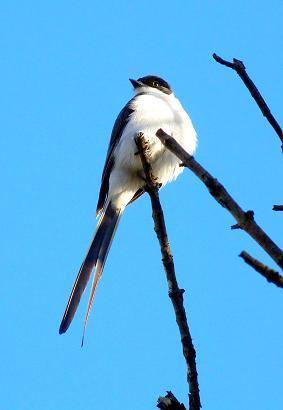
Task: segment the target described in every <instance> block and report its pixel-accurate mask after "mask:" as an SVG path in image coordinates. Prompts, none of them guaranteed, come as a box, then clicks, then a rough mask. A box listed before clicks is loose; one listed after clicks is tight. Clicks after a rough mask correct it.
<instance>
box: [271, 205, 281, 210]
mask: <svg viewBox="0 0 283 410" xmlns="http://www.w3.org/2000/svg"><path fill="white" fill-rule="evenodd" d="M272 210H273V211H283V205H273V208H272Z"/></svg>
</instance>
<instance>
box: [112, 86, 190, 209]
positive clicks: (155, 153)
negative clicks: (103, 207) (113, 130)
mask: <svg viewBox="0 0 283 410" xmlns="http://www.w3.org/2000/svg"><path fill="white" fill-rule="evenodd" d="M131 108H132V109H133V110H134V112H133V113H132V115H131V118H130V120H129V122H128V124H127V126H126V127H125V129H124V132H123V134H122V136H121V140H120V143H119V144H118V146H117V148H116V150H115V167H114V169H113V171H112V174H111V178H110V192H109V194H110V193H111V191H112V192H113V194H115V195H117V194H118V192H120V193H122V192H123V196H124V199H123V202H126V201H129V200H130V199H131V195H134V193H135V192H136V190H137V189H138V188H140V187H141V186H142V185H143V184H144V182H143V180H142V179H141V178H140V177H139V176H138V175H141V173H142V165H141V162H140V158H139V156H138V155H135V154H136V153H137V147H136V144H135V140H134V139H135V136H136V135H137V133H138V132H142V133H143V134H144V136H145V138H146V139H147V140H148V141H149V143H150V152H151V157H150V160H151V164H152V167H153V173H154V175H155V176H156V177H157V178H158V180H159V182H160V183H161V184H162V186H164V185H165V184H166V183H167V182H169V181H171V180H173V179H175V178H176V177H177V176H178V175H179V174H180V173H181V172H182V171H183V168H182V167H180V166H179V164H180V160H179V159H178V158H177V157H176V156H175V155H173V154H171V153H170V152H169V151H168V150H167V149H166V148H165V147H164V145H163V144H162V143H161V142H160V140H159V139H158V138H157V137H156V135H155V134H156V132H157V130H158V129H159V128H162V129H163V130H164V131H165V132H166V133H167V134H169V135H172V136H173V137H174V138H175V139H176V141H177V142H179V144H180V145H182V147H183V148H184V149H185V150H186V151H188V152H189V153H190V154H191V155H192V154H193V153H194V151H195V149H196V144H197V137H196V132H195V130H194V128H193V125H192V122H191V120H190V118H189V116H188V115H187V113H186V112H185V110H184V109H183V107H182V106H181V104H180V102H179V100H178V99H177V98H175V96H174V95H173V94H170V95H168V94H164V93H162V92H160V91H158V90H153V92H147V93H146V94H140V95H137V96H136V98H135V99H134V100H133V102H132V106H131ZM125 194H126V195H125ZM126 197H127V198H126ZM128 197H130V198H129V199H128ZM121 199H122V198H120V200H121ZM125 205H126V203H125Z"/></svg>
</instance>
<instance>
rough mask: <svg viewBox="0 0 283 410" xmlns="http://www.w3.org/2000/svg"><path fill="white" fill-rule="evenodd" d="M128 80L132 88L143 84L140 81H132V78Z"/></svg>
mask: <svg viewBox="0 0 283 410" xmlns="http://www.w3.org/2000/svg"><path fill="white" fill-rule="evenodd" d="M129 80H130V81H131V83H132V84H133V87H134V88H138V87H142V86H143V84H142V83H141V82H140V81H137V80H133V79H132V78H129Z"/></svg>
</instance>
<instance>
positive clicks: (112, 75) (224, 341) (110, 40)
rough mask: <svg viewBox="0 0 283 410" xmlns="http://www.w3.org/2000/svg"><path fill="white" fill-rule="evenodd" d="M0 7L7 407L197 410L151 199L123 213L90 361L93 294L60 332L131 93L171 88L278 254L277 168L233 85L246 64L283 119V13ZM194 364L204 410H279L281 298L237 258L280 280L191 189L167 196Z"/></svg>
mask: <svg viewBox="0 0 283 410" xmlns="http://www.w3.org/2000/svg"><path fill="white" fill-rule="evenodd" d="M5 3H6V4H3V5H2V7H1V12H0V13H1V15H0V16H1V25H0V46H1V65H0V74H1V80H2V81H1V95H2V104H1V128H2V132H1V134H2V137H1V150H0V158H1V168H2V178H1V184H2V187H1V191H2V201H1V203H0V210H1V216H2V224H1V225H2V229H1V231H2V235H1V247H0V252H1V267H2V281H1V288H0V305H1V310H0V312H1V313H0V319H1V327H2V337H1V370H0V382H1V387H2V397H1V406H2V408H3V409H4V408H5V409H6V410H14V409H21V410H30V409H40V410H47V409H48V410H49V409H51V408H54V409H55V408H56V409H61V410H64V409H68V410H72V409H78V408H80V409H84V410H90V409H104V410H108V409H109V410H110V409H123V410H128V409H129V410H132V409H135V410H144V409H150V408H155V407H154V405H155V402H156V400H157V397H158V396H159V395H161V394H164V393H165V391H166V390H168V389H171V390H172V391H173V392H174V393H175V394H176V395H177V397H178V398H179V399H180V400H182V401H186V394H187V385H186V382H185V378H186V376H185V365H184V361H183V358H182V353H181V346H180V342H179V335H178V330H177V328H176V325H175V320H174V317H173V312H172V307H171V305H170V301H169V299H168V297H167V288H166V281H165V275H164V272H163V269H162V264H161V260H160V251H159V247H158V243H157V240H156V238H155V234H154V231H153V226H152V220H151V209H150V204H149V199H148V198H147V197H146V196H144V197H143V198H141V199H140V200H139V201H137V202H136V203H134V204H133V205H132V206H131V207H129V208H128V209H127V211H126V212H125V214H124V216H123V218H122V221H121V224H120V226H119V229H118V232H117V235H116V238H115V241H114V243H113V246H112V249H111V252H110V254H109V258H108V260H107V264H106V267H105V271H104V275H103V280H102V281H101V283H100V286H99V290H98V293H97V297H96V300H95V305H94V309H93V311H92V314H91V317H90V321H89V326H88V329H87V333H86V339H85V346H84V348H83V349H81V348H80V340H81V335H82V324H83V317H84V313H85V308H86V303H87V296H86V295H85V297H84V299H83V300H82V303H81V305H80V308H79V310H78V313H77V315H76V318H75V320H74V322H73V323H72V326H71V328H70V329H69V331H68V333H67V334H66V335H64V336H59V334H58V327H59V324H60V320H61V316H62V314H63V311H64V308H65V304H66V302H67V298H68V295H69V292H70V289H71V286H72V283H73V280H74V278H75V276H76V274H77V270H78V268H79V266H80V263H81V261H82V258H83V257H84V255H85V252H86V249H87V247H88V244H89V241H90V239H91V237H92V234H93V231H94V229H95V224H96V220H95V207H96V201H97V195H98V190H99V185H100V176H101V170H102V167H103V163H104V158H105V153H106V150H107V145H108V140H109V135H110V132H111V128H112V125H113V122H114V120H115V118H116V115H117V114H118V112H119V110H120V109H121V107H122V106H123V105H124V104H125V103H126V102H127V100H128V99H129V98H131V95H132V89H131V85H130V83H129V82H128V78H129V77H132V78H136V77H140V76H142V75H146V74H158V75H160V76H163V77H164V78H165V79H167V80H168V82H169V83H171V85H172V86H173V88H174V90H175V93H176V94H177V96H178V97H179V98H180V99H181V101H182V103H183V105H184V107H185V108H186V109H187V110H188V112H189V113H190V116H191V118H192V120H193V123H194V125H195V128H196V130H197V132H198V136H199V147H198V151H197V155H196V158H197V159H198V160H199V161H200V162H201V163H202V164H203V165H204V166H205V167H206V168H207V169H208V170H209V171H210V172H212V173H213V174H214V175H215V176H217V178H219V180H220V181H221V182H222V183H224V185H225V186H226V188H227V189H228V190H229V192H230V193H231V194H232V195H233V196H234V198H235V199H236V200H237V201H238V202H239V203H240V204H241V205H242V207H243V208H245V209H253V210H254V211H255V216H256V220H257V221H258V223H259V224H260V225H261V226H262V227H263V228H264V229H266V231H267V232H268V233H269V234H270V235H271V236H272V238H273V239H274V240H275V241H276V242H277V243H278V244H279V245H280V244H281V245H282V229H283V219H282V217H283V215H281V214H278V213H277V214H276V213H274V212H272V211H271V208H272V205H273V204H274V203H282V202H283V195H282V189H281V185H282V176H283V171H282V169H283V168H282V154H281V152H280V144H279V140H278V138H277V136H276V135H275V133H274V132H273V130H272V129H271V127H270V126H269V125H268V123H267V121H266V120H265V119H264V118H263V117H262V115H261V113H260V111H259V109H258V108H257V106H256V105H255V103H254V102H253V101H252V99H251V97H250V95H249V94H248V92H247V90H246V89H245V87H244V86H243V84H242V83H241V81H240V80H239V78H237V76H236V74H235V73H233V72H232V71H231V70H228V69H226V68H224V67H222V66H220V65H218V64H217V63H215V62H214V61H213V59H212V53H213V52H216V53H218V54H219V55H221V56H222V57H224V58H227V59H231V58H232V57H237V58H239V59H242V60H244V62H245V64H246V66H247V69H248V72H249V74H250V75H251V77H252V78H253V80H254V81H255V83H256V84H257V86H258V87H259V89H260V90H261V92H262V94H263V96H265V97H266V99H267V102H268V103H269V104H270V106H271V108H272V110H273V113H274V115H275V116H276V117H277V118H278V120H279V122H281V124H282V122H283V118H282V101H281V95H282V65H283V60H282V46H283V44H282V12H283V4H282V2H281V1H276V0H275V1H273V2H272V6H271V5H270V3H268V2H263V1H249V2H245V1H242V0H240V1H238V2H223V1H213V2H211V1H206V0H204V1H201V2H199V1H191V2H180V1H177V2H175V3H174V4H173V3H172V2H170V3H169V2H167V3H166V2H165V3H164V2H161V1H156V2H152V1H143V2H142V4H141V5H136V4H135V3H133V2H130V1H119V2H111V1H107V0H106V1H104V2H93V1H80V2H67V1H56V2H55V1H52V0H51V1H48V2H35V1H25V2H19V1H13V0H11V1H9V2H5ZM161 200H162V204H163V207H164V212H165V216H166V222H167V227H168V233H169V238H170V243H171V246H172V250H173V253H174V260H175V265H176V271H177V275H178V279H179V283H180V286H182V287H184V288H185V289H186V294H185V304H186V308H187V312H188V318H189V324H190V327H191V331H192V335H193V339H194V343H195V347H196V350H197V364H198V371H199V381H200V389H201V398H202V404H203V408H205V409H209V410H214V409H215V410H216V409H217V410H222V409H223V410H226V409H229V410H234V409H235V410H236V409H238V408H241V409H242V410H245V409H251V408H256V409H257V410H261V409H262V410H263V409H271V408H274V409H276V408H278V409H279V408H282V406H283V398H282V382H281V380H282V375H283V371H282V368H283V349H282V340H283V326H282V309H283V293H282V290H279V289H277V288H275V287H274V286H272V285H270V284H268V283H266V282H265V281H264V280H263V279H262V278H261V277H260V276H259V275H258V274H256V273H255V272H254V271H252V270H251V269H250V268H249V267H248V266H246V265H245V264H244V263H243V261H242V260H240V259H239V258H238V256H237V255H238V254H239V253H240V251H242V250H243V249H245V250H247V251H248V252H250V253H251V254H252V255H254V256H256V257H258V258H260V259H261V260H262V261H264V262H266V263H268V264H269V265H270V266H272V267H274V264H273V262H272V261H270V259H269V258H268V257H267V256H266V255H264V254H263V252H262V251H261V250H260V249H259V247H258V246H256V245H255V244H254V243H253V242H252V240H251V239H250V238H248V237H247V235H246V234H245V233H243V232H241V231H231V230H230V226H231V224H233V223H234V221H233V220H232V218H231V216H230V215H228V214H227V213H226V212H225V210H224V209H221V207H219V205H218V204H216V202H215V201H214V200H213V199H212V198H211V197H210V196H209V195H208V193H207V191H206V189H205V188H204V187H203V186H202V185H201V183H200V182H199V181H198V180H197V179H196V178H195V177H194V176H193V175H192V174H191V173H190V171H188V170H187V171H185V172H184V174H183V175H182V176H181V177H180V178H179V179H178V180H177V181H176V183H174V184H171V185H170V186H168V187H166V189H164V190H162V192H161Z"/></svg>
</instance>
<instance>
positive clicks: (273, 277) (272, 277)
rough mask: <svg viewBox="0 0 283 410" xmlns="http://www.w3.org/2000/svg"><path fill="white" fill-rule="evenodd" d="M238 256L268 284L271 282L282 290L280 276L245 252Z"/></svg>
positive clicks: (282, 283) (282, 279)
mask: <svg viewBox="0 0 283 410" xmlns="http://www.w3.org/2000/svg"><path fill="white" fill-rule="evenodd" d="M239 256H240V258H242V259H244V261H245V262H246V263H247V264H248V265H250V266H251V267H252V268H254V269H255V270H256V271H257V272H259V273H260V274H261V275H262V276H264V277H265V279H266V280H267V281H268V282H272V283H274V284H275V285H276V286H278V287H279V288H283V276H281V275H280V274H279V273H278V272H276V271H275V270H273V269H270V268H269V267H268V266H266V265H264V264H263V263H262V262H260V261H259V260H257V259H255V258H253V257H252V256H251V255H249V254H248V253H247V252H246V251H243V252H241V253H240V255H239Z"/></svg>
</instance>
